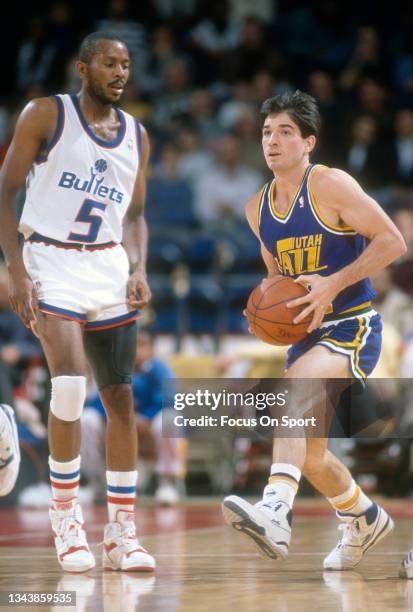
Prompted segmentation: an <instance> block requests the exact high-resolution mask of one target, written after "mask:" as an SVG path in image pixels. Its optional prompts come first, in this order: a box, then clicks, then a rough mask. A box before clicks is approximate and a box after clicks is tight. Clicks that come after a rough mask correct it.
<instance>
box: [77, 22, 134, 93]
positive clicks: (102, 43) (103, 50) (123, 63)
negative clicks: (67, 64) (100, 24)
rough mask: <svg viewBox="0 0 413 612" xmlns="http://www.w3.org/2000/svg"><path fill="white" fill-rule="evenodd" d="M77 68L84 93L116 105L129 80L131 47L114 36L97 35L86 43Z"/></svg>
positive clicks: (99, 33)
mask: <svg viewBox="0 0 413 612" xmlns="http://www.w3.org/2000/svg"><path fill="white" fill-rule="evenodd" d="M76 66H77V70H78V73H79V76H80V78H81V80H82V84H83V89H85V90H86V91H87V92H88V93H89V95H90V96H91V97H92V98H94V99H96V100H98V101H99V102H100V103H102V104H112V103H114V102H117V101H118V100H119V98H120V97H121V95H122V93H123V90H124V87H125V85H126V83H127V81H128V79H129V67H130V58H129V51H128V47H127V46H126V43H125V42H124V41H123V40H122V39H121V38H119V37H118V36H116V35H114V34H111V33H107V32H93V33H92V34H89V35H88V36H86V38H85V39H84V40H83V41H82V43H81V45H80V49H79V59H78V62H77V64H76Z"/></svg>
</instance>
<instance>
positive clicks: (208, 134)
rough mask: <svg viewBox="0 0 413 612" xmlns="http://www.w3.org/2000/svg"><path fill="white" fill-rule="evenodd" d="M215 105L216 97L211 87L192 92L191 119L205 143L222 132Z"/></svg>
mask: <svg viewBox="0 0 413 612" xmlns="http://www.w3.org/2000/svg"><path fill="white" fill-rule="evenodd" d="M215 107H216V104H215V99H214V96H213V95H212V93H211V92H210V91H209V89H206V88H204V89H196V90H195V91H194V92H193V93H192V95H191V106H190V111H189V119H190V122H191V124H192V125H193V126H194V127H195V129H196V131H197V132H198V134H199V136H200V138H201V142H203V143H204V144H205V145H208V144H209V143H210V142H211V140H214V139H215V138H218V137H219V136H220V135H221V134H222V129H221V126H220V125H219V122H218V119H217V114H216V108H215Z"/></svg>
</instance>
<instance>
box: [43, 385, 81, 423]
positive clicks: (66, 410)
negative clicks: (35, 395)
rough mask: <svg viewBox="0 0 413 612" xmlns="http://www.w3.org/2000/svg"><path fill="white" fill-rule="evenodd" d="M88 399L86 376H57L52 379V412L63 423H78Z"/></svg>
mask: <svg viewBox="0 0 413 612" xmlns="http://www.w3.org/2000/svg"><path fill="white" fill-rule="evenodd" d="M85 398H86V378H85V376H55V377H54V378H52V397H51V400H50V410H51V412H52V413H53V414H54V415H55V417H57V418H58V419H61V420H62V421H69V422H71V421H77V419H80V416H81V414H82V410H83V405H84V403H85Z"/></svg>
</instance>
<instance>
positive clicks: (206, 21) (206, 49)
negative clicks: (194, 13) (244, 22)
mask: <svg viewBox="0 0 413 612" xmlns="http://www.w3.org/2000/svg"><path fill="white" fill-rule="evenodd" d="M228 12H229V11H228V2H227V0H220V2H208V3H205V6H204V8H203V14H204V15H205V17H204V18H203V19H202V20H201V21H200V22H199V23H198V24H197V25H196V26H195V27H194V28H193V29H192V30H191V32H190V33H189V48H190V51H191V55H192V56H193V57H194V58H195V61H196V64H197V78H198V80H199V82H201V83H203V84H206V83H210V82H211V81H213V80H216V79H217V74H219V67H220V65H221V60H222V58H223V57H224V56H225V53H226V52H227V51H229V50H231V49H234V48H235V47H236V46H237V44H238V42H239V39H240V28H239V25H238V24H237V23H235V22H233V21H231V20H230V19H229V17H228Z"/></svg>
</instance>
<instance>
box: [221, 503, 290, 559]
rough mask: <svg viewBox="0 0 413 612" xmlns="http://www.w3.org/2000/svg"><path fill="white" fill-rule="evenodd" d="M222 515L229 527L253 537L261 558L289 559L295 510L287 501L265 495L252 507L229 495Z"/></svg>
mask: <svg viewBox="0 0 413 612" xmlns="http://www.w3.org/2000/svg"><path fill="white" fill-rule="evenodd" d="M222 512H223V515H224V518H225V520H226V522H227V523H228V525H230V526H231V527H233V528H234V529H235V530H236V531H239V532H240V533H244V534H245V535H247V536H248V537H249V538H251V540H252V541H253V542H254V544H255V545H256V546H257V548H258V551H259V553H260V554H261V556H262V557H264V558H269V559H273V560H276V559H279V558H280V557H281V558H282V559H286V557H287V555H288V547H289V545H290V539H291V521H292V511H291V508H290V506H289V505H288V504H287V503H286V502H284V501H282V500H280V499H273V498H271V497H265V496H264V498H263V499H262V500H261V501H259V502H258V503H256V504H255V505H252V504H250V503H249V502H247V501H245V500H244V499H242V498H241V497H237V496H236V495H230V496H229V497H226V498H225V499H224V501H223V503H222Z"/></svg>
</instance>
